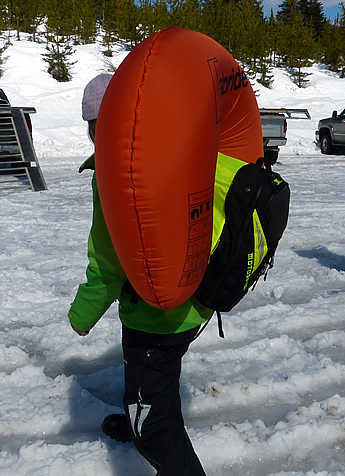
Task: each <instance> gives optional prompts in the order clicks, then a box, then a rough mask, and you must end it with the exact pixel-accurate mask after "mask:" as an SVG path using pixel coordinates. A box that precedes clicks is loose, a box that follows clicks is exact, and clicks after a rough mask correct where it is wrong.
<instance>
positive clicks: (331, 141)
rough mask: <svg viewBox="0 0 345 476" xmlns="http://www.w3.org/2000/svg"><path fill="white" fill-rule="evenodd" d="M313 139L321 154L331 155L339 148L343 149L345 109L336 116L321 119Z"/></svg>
mask: <svg viewBox="0 0 345 476" xmlns="http://www.w3.org/2000/svg"><path fill="white" fill-rule="evenodd" d="M315 139H316V142H317V144H318V145H319V146H320V148H321V152H322V153H323V154H332V152H335V150H336V149H337V148H338V149H339V148H340V147H344V148H345V109H344V110H343V111H342V112H341V113H340V114H339V115H338V113H337V111H333V113H332V117H328V118H327V119H321V120H320V121H319V124H318V126H317V131H315Z"/></svg>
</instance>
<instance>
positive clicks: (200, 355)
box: [0, 39, 345, 476]
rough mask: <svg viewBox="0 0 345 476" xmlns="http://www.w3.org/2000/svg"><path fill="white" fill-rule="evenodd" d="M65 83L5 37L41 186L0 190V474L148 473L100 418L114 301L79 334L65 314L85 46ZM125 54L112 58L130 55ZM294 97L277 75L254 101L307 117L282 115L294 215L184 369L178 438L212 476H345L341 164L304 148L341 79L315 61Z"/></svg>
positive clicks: (82, 148)
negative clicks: (184, 432)
mask: <svg viewBox="0 0 345 476" xmlns="http://www.w3.org/2000/svg"><path fill="white" fill-rule="evenodd" d="M76 50H77V51H76V54H75V57H76V59H78V63H77V64H76V65H75V66H74V70H73V72H74V75H73V81H71V82H70V83H65V84H59V83H57V82H56V81H54V80H53V79H51V78H50V76H49V75H48V74H47V73H46V72H45V66H46V65H45V63H44V62H43V61H42V58H41V56H40V55H41V53H44V46H43V45H40V44H35V43H32V42H29V41H27V40H26V39H23V40H22V41H20V42H18V41H15V40H13V45H12V46H10V48H9V49H8V50H7V51H6V53H5V57H6V62H5V65H4V68H5V73H4V76H3V77H2V79H1V81H0V87H1V88H3V89H4V91H5V92H6V94H7V95H8V97H9V99H10V101H11V103H12V105H14V106H34V107H35V108H36V109H37V114H36V115H33V116H32V122H33V134H34V144H35V148H36V152H37V155H38V157H39V161H40V165H41V167H42V171H43V174H44V177H45V180H46V182H47V185H48V190H47V191H45V192H37V193H34V192H31V191H30V190H26V189H25V188H24V187H15V188H7V187H5V186H1V188H0V196H1V208H0V214H1V219H0V297H1V301H0V302H1V306H0V322H1V326H0V476H10V475H11V476H12V475H13V474H15V475H16V476H61V475H64V476H73V475H77V476H94V475H95V474H99V475H102V476H115V475H116V476H150V475H153V474H154V471H152V469H151V467H150V466H149V465H148V464H147V463H146V461H144V460H143V459H142V458H141V456H140V455H139V454H138V453H137V451H136V450H135V448H134V447H133V446H132V445H131V444H117V443H115V442H113V441H111V440H109V439H107V438H105V437H104V435H103V434H102V432H101V429H100V423H101V421H102V419H103V417H104V416H105V415H106V414H108V413H109V412H113V411H117V410H119V409H121V406H122V392H123V380H122V372H123V367H122V359H121V347H120V343H119V340H120V323H119V320H118V317H117V307H116V305H114V306H113V307H112V308H111V310H109V311H108V313H107V315H106V316H105V317H104V318H103V319H102V320H101V321H100V322H99V324H98V325H97V326H96V328H95V329H94V330H93V331H92V332H91V333H90V335H89V336H87V337H85V338H81V337H79V336H77V334H75V333H74V332H72V330H71V329H70V326H69V323H68V321H67V317H66V315H67V311H68V308H69V304H70V302H71V301H72V299H73V297H74V294H75V292H76V290H77V286H78V284H79V283H80V282H83V280H84V276H85V267H86V264H87V258H86V240H87V235H88V231H89V226H90V219H91V187H90V179H91V174H89V173H88V172H84V173H83V174H78V173H77V170H78V166H79V165H80V163H81V162H82V161H83V160H84V159H85V158H86V157H87V156H88V154H90V153H91V151H92V147H91V145H90V143H89V140H88V138H87V135H86V126H85V123H83V121H82V119H81V107H80V103H81V97H82V91H83V87H84V86H85V84H86V83H87V82H88V81H89V80H90V79H91V78H92V77H93V76H95V75H96V74H98V73H99V72H101V71H103V70H104V68H105V63H104V61H103V59H102V55H101V53H100V51H99V49H98V48H97V47H95V46H79V47H77V48H76ZM126 53H127V52H126V51H125V50H124V49H122V48H121V47H119V49H118V52H117V54H116V56H115V57H114V64H115V65H117V64H119V63H120V62H121V60H122V59H123V58H124V56H125V55H126ZM311 72H312V75H311V77H310V85H309V86H308V87H307V88H306V89H298V88H297V87H296V86H295V85H294V84H293V83H292V82H291V81H290V79H289V78H288V76H287V74H286V73H285V72H284V71H282V70H276V71H275V78H276V79H275V82H274V85H273V89H272V90H267V89H264V88H262V87H260V86H259V85H257V86H256V88H255V89H257V90H258V91H259V92H260V95H259V97H258V102H259V105H260V107H299V108H308V110H309V112H310V114H311V116H312V119H311V120H310V121H308V120H297V121H294V120H290V121H289V124H288V145H287V146H285V147H283V148H282V150H281V154H280V158H279V161H278V163H277V165H276V170H277V171H278V172H280V173H281V174H282V175H283V177H284V178H285V179H286V180H287V181H288V182H289V183H290V186H291V190H292V202H291V214H290V219H289V224H288V228H287V231H286V233H285V235H284V238H283V240H282V241H281V244H280V246H279V248H278V252H277V256H276V264H275V267H274V268H273V270H272V271H271V272H270V273H269V276H268V280H267V281H266V283H264V282H260V283H259V284H258V286H257V288H256V290H255V292H252V293H251V292H250V293H249V294H248V295H247V296H246V298H245V299H244V300H243V301H242V302H241V303H240V304H239V305H238V306H237V307H236V308H235V309H234V310H233V312H231V313H230V314H229V315H225V316H224V330H225V335H226V339H225V340H222V339H220V338H219V337H218V333H217V326H216V323H215V322H212V323H211V324H210V325H209V326H208V327H207V329H206V331H205V332H204V334H202V335H201V337H200V338H199V339H198V340H197V341H196V342H195V343H194V344H193V345H192V347H191V349H190V351H189V353H188V354H187V356H186V357H185V359H184V365H183V372H182V379H181V395H182V401H183V410H184V415H185V422H186V426H187V429H188V432H189V434H190V436H191V439H192V441H193V444H194V446H195V448H196V451H197V453H198V454H199V456H200V459H201V461H202V463H203V465H204V467H205V470H206V473H207V475H208V476H230V475H234V476H244V475H250V476H266V475H275V476H282V475H290V476H291V475H295V476H301V475H308V476H316V475H317V476H326V475H328V476H336V475H345V237H344V234H345V196H344V183H345V156H341V155H333V156H324V155H321V153H320V151H319V150H318V149H317V148H316V146H315V144H314V130H315V129H316V127H317V122H318V120H319V119H320V118H322V117H327V116H330V115H331V113H332V110H333V109H337V110H338V111H339V110H342V109H343V108H344V107H345V80H341V79H339V78H337V76H336V75H335V74H333V73H330V72H328V71H327V70H326V69H325V68H323V67H320V66H317V65H315V66H313V67H312V68H311Z"/></svg>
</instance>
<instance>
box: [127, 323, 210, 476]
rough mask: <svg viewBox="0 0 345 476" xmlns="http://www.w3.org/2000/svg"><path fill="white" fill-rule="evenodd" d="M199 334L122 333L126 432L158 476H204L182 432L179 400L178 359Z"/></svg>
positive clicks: (179, 364) (179, 363)
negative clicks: (128, 430) (128, 432)
mask: <svg viewBox="0 0 345 476" xmlns="http://www.w3.org/2000/svg"><path fill="white" fill-rule="evenodd" d="M197 331H198V328H195V329H192V330H190V331H186V332H181V333H178V334H169V335H161V334H159V335H157V334H149V333H145V332H140V331H136V330H133V329H129V328H128V327H123V334H122V346H123V354H124V362H125V395H124V405H125V410H126V414H127V417H128V423H129V428H130V431H131V434H132V438H133V442H134V444H135V446H136V448H137V449H138V451H139V452H140V453H141V454H142V455H143V456H144V458H146V459H147V460H148V461H149V462H150V463H151V465H152V466H153V467H154V468H155V469H156V470H157V476H206V474H205V472H204V470H203V468H202V466H201V463H200V461H199V459H198V457H197V455H196V453H195V451H194V449H193V446H192V443H191V441H190V439H189V437H188V435H187V432H186V430H185V428H184V422H183V417H182V413H181V400H180V394H179V378H180V373H181V359H182V356H183V355H184V354H185V353H186V352H187V349H188V347H189V344H190V343H191V342H192V340H193V338H194V337H195V335H196V333H197Z"/></svg>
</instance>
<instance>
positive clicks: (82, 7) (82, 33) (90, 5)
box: [73, 0, 97, 44]
mask: <svg viewBox="0 0 345 476" xmlns="http://www.w3.org/2000/svg"><path fill="white" fill-rule="evenodd" d="M73 17H74V18H75V26H74V36H75V40H74V42H75V44H79V43H82V44H87V43H93V42H94V41H95V39H96V33H97V28H96V7H95V4H94V2H93V0H74V1H73Z"/></svg>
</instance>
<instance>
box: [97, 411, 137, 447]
mask: <svg viewBox="0 0 345 476" xmlns="http://www.w3.org/2000/svg"><path fill="white" fill-rule="evenodd" d="M102 431H103V433H105V434H106V435H107V436H109V438H111V439H112V440H116V441H121V442H123V443H130V442H131V441H132V437H131V434H130V432H129V429H128V423H127V417H126V415H124V414H121V413H115V414H112V415H108V416H106V417H105V418H104V420H103V423H102Z"/></svg>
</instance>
